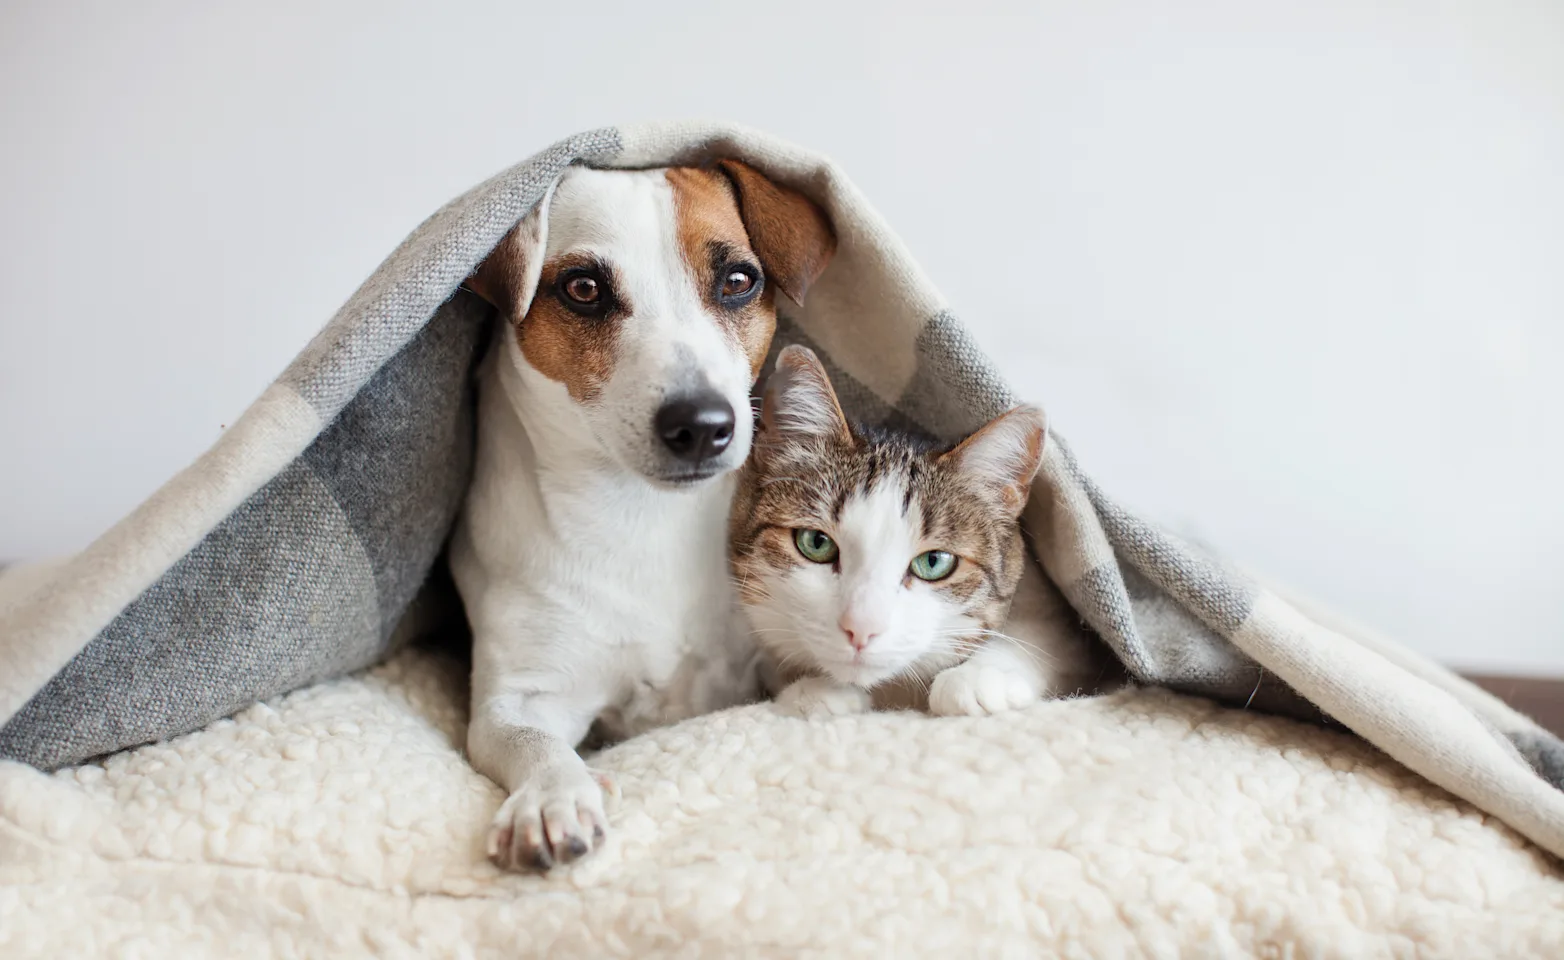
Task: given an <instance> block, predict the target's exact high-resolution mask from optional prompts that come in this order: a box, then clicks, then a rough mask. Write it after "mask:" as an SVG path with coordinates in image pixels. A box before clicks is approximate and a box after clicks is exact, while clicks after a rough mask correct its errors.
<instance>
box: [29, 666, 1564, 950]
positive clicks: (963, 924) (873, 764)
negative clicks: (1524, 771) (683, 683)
mask: <svg viewBox="0 0 1564 960" xmlns="http://www.w3.org/2000/svg"><path fill="white" fill-rule="evenodd" d="M464 697H465V691H464V684H463V682H462V677H461V672H460V668H458V667H456V666H455V665H454V664H452V663H451V662H449V661H447V660H445V659H443V658H442V657H440V656H439V655H436V654H431V653H427V652H422V651H408V652H405V653H402V654H400V655H398V656H397V657H396V658H394V659H393V660H392V661H390V662H389V663H387V664H386V665H384V666H382V667H379V668H377V669H375V670H373V671H370V672H369V673H367V674H364V675H360V676H356V677H352V678H349V679H345V680H340V681H336V682H333V683H327V684H323V685H320V686H316V687H313V688H309V689H306V690H302V691H299V692H297V693H294V694H292V695H290V696H287V697H284V698H282V699H280V700H278V701H276V702H273V703H270V704H263V705H258V706H255V707H252V708H250V709H248V710H246V711H244V712H243V713H241V714H239V715H238V716H237V717H235V718H233V719H232V720H225V721H222V722H219V723H216V724H214V725H212V726H211V727H209V728H207V729H205V730H202V731H199V732H197V733H193V734H190V735H188V736H184V737H181V738H179V739H177V740H174V741H171V742H169V743H166V744H159V745H153V746H147V747H143V748H140V749H137V750H133V751H129V752H126V753H123V754H118V755H115V756H113V757H111V758H109V759H108V760H106V761H104V762H102V763H100V764H90V765H86V766H82V767H77V768H71V769H67V770H64V771H61V772H59V773H56V774H54V775H45V774H42V773H39V772H37V771H36V770H33V769H31V768H28V767H23V766H20V765H17V764H6V763H0V956H3V957H6V958H18V957H74V956H87V955H114V956H147V957H158V958H166V957H177V956H258V955H266V954H270V955H277V956H333V957H338V956H351V955H360V954H379V955H385V956H428V957H438V956H452V957H471V956H491V955H492V956H510V957H531V956H539V957H541V956H551V957H571V956H594V957H595V956H643V957H644V956H665V955H677V956H733V955H776V956H832V957H836V956H853V955H857V956H892V955H894V956H912V955H929V956H962V957H965V956H991V955H1007V956H1009V955H1013V956H1038V955H1058V956H1067V957H1092V958H1112V957H1132V956H1156V957H1175V956H1261V957H1277V958H1280V957H1295V956H1342V957H1372V956H1399V957H1410V956H1418V957H1423V956H1427V957H1506V958H1509V957H1538V958H1550V960H1551V958H1558V957H1564V878H1561V875H1560V870H1559V866H1558V864H1557V863H1556V862H1554V861H1552V860H1550V859H1549V858H1548V857H1546V856H1545V855H1544V854H1542V853H1540V852H1539V851H1538V850H1537V849H1536V848H1535V847H1532V846H1531V845H1529V844H1527V843H1526V842H1525V841H1524V840H1522V839H1521V838H1520V837H1518V836H1517V835H1516V834H1515V833H1513V832H1512V831H1511V830H1509V829H1508V828H1507V827H1505V826H1504V825H1502V824H1501V823H1499V822H1498V821H1497V820H1496V819H1494V818H1492V817H1488V816H1485V815H1483V814H1482V813H1480V812H1478V811H1477V810H1475V809H1474V808H1472V807H1471V806H1469V805H1467V804H1465V803H1463V802H1460V801H1457V800H1455V799H1453V798H1452V797H1450V796H1449V795H1448V794H1445V793H1443V792H1441V791H1440V790H1439V789H1438V788H1436V787H1433V786H1430V785H1429V784H1428V783H1426V782H1425V781H1423V780H1421V779H1419V778H1418V777H1417V776H1415V775H1414V774H1412V773H1409V772H1407V771H1406V770H1405V769H1403V768H1401V767H1399V766H1398V765H1396V764H1395V763H1393V762H1391V761H1389V760H1387V759H1385V758H1384V757H1382V756H1381V755H1379V754H1378V753H1376V752H1375V751H1374V750H1373V749H1372V748H1371V747H1369V746H1367V745H1366V744H1365V743H1363V742H1362V741H1360V740H1357V739H1355V738H1352V737H1350V736H1346V735H1341V734H1335V733H1331V732H1328V731H1324V730H1319V729H1315V728H1311V727H1307V726H1304V725H1301V724H1297V723H1293V722H1290V721H1287V720H1283V719H1278V718H1275V717H1265V716H1260V715H1256V714H1249V713H1244V712H1241V711H1237V710H1229V709H1223V708H1220V707H1217V706H1215V705H1213V704H1211V703H1208V702H1206V701H1203V700H1199V699H1194V698H1188V697H1181V696H1178V695H1175V694H1171V693H1167V692H1163V691H1154V690H1129V691H1124V692H1121V693H1117V694H1114V695H1110V696H1107V697H1102V698H1097V699H1086V700H1074V701H1056V702H1051V703H1041V704H1038V705H1037V706H1036V707H1033V708H1031V709H1029V710H1026V711H1024V712H1021V713H1018V714H1013V715H1010V716H1004V717H995V718H986V719H932V718H929V717H925V716H919V715H913V714H883V713H882V714H874V715H869V716H863V717H849V718H842V719H837V720H833V721H830V722H816V723H810V722H806V721H803V720H798V719H793V718H790V717H786V716H783V715H781V714H780V713H779V712H778V711H777V709H776V708H775V707H773V706H770V705H762V706H755V707H748V708H743V709H739V710H734V711H729V712H726V713H722V714H717V715H714V716H709V717H704V718H700V719H697V720H695V721H691V722H689V723H685V724H683V725H680V726H677V727H673V728H670V729H666V730H662V731H659V732H656V733H654V734H651V735H649V736H646V737H643V738H640V739H638V740H634V741H631V742H629V743H626V744H622V745H620V746H618V747H616V748H614V749H612V750H609V751H607V752H606V753H603V754H600V755H599V756H598V757H597V758H596V760H595V761H594V764H595V765H596V766H598V767H600V768H604V769H607V770H610V771H613V772H614V774H615V775H616V776H617V779H618V781H619V784H620V787H621V790H622V794H623V796H622V799H621V800H620V801H619V802H618V803H617V805H616V806H615V807H614V808H613V809H612V810H611V819H612V826H613V831H614V832H613V838H612V840H611V842H610V843H609V845H608V846H607V848H606V849H605V850H604V851H602V853H600V854H599V855H597V856H595V857H593V858H591V859H590V860H588V861H586V862H584V863H582V864H580V865H579V866H577V867H576V868H575V869H573V870H572V871H570V872H568V873H565V874H563V875H561V876H558V877H552V878H549V879H539V878H534V877H516V876H504V875H501V874H499V873H498V872H497V871H495V870H494V869H493V868H492V867H491V866H490V865H489V864H488V862H487V861H486V860H485V859H484V857H483V855H482V851H481V849H480V844H481V842H482V839H481V838H482V836H483V828H484V826H485V825H486V824H487V822H488V819H489V817H490V815H491V813H492V812H493V810H494V809H495V807H496V805H497V804H498V803H499V802H500V800H501V794H500V791H499V789H498V788H496V787H495V786H494V785H493V784H491V783H489V782H488V781H487V780H485V779H484V778H482V777H480V776H478V775H477V774H476V773H474V772H473V771H472V770H471V769H470V768H469V767H468V766H467V765H466V764H465V762H464V761H463V759H462V757H461V754H460V752H459V749H458V746H457V745H458V744H460V743H461V742H462V740H463V735H462V729H461V728H462V724H463V720H464V717H463V711H464V703H463V702H464Z"/></svg>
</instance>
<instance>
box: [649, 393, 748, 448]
mask: <svg viewBox="0 0 1564 960" xmlns="http://www.w3.org/2000/svg"><path fill="white" fill-rule="evenodd" d="M733 423H734V421H733V407H732V405H731V404H729V403H728V401H727V400H725V399H723V397H722V394H720V393H717V392H716V391H714V390H703V391H701V392H700V393H693V394H690V395H688V396H684V397H675V398H674V399H672V400H669V401H668V402H667V403H665V404H663V406H662V409H661V410H658V411H657V418H656V423H655V426H656V428H657V435H658V436H659V437H661V438H662V441H663V443H664V444H665V445H666V446H667V447H668V449H669V450H671V451H672V452H673V455H674V456H676V457H678V458H679V459H680V460H689V461H692V462H693V461H699V460H705V459H706V458H707V457H715V456H716V455H717V454H719V453H721V452H722V451H724V450H726V449H727V448H728V444H730V443H732V442H733Z"/></svg>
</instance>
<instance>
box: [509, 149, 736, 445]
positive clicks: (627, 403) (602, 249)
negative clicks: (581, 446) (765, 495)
mask: <svg viewBox="0 0 1564 960" xmlns="http://www.w3.org/2000/svg"><path fill="white" fill-rule="evenodd" d="M682 215H683V211H681V209H680V204H679V203H678V198H677V197H676V191H675V187H674V185H673V184H672V183H671V182H670V180H669V178H668V176H667V174H666V173H665V172H664V171H661V170H653V171H635V172H626V171H600V170H592V169H588V168H573V169H571V170H570V171H569V172H568V173H566V175H565V176H564V177H563V178H562V179H561V181H560V182H559V185H558V186H557V187H556V188H555V191H554V195H553V198H552V202H551V204H550V206H549V209H548V225H547V239H546V241H545V246H544V250H543V262H544V264H545V266H544V269H543V270H542V282H541V284H540V286H539V288H538V290H537V293H536V295H535V297H534V299H533V302H532V308H531V310H529V312H528V316H527V319H526V320H525V321H524V324H523V330H522V332H521V337H520V346H521V349H520V351H519V353H520V356H519V357H518V359H520V360H521V361H522V366H523V371H524V375H525V376H527V378H528V379H529V380H530V381H532V385H533V386H535V387H536V388H537V393H538V394H539V395H541V396H552V397H554V399H555V401H556V402H555V403H554V404H552V405H553V406H557V407H558V409H557V410H556V411H552V412H551V415H556V414H557V416H559V417H562V418H567V419H569V418H579V419H580V421H581V426H583V427H584V428H586V429H587V430H588V431H589V432H590V433H591V434H592V435H593V436H594V437H595V438H596V440H597V441H598V442H599V443H600V444H601V445H602V447H603V448H604V449H605V451H606V452H607V453H608V454H609V455H610V456H611V457H612V458H613V459H614V460H616V461H617V462H619V463H620V464H621V465H623V466H625V467H628V468H630V469H631V470H634V471H635V472H637V473H641V474H644V475H648V476H657V475H659V474H660V473H664V472H665V464H666V462H667V451H666V450H665V449H664V448H663V446H662V443H661V440H660V439H659V438H658V436H657V435H656V433H655V431H654V430H653V429H652V423H653V418H654V417H655V416H656V413H657V411H658V410H659V409H660V408H661V406H662V405H663V404H664V403H665V402H666V401H668V400H670V399H675V398H677V397H679V396H680V395H681V394H682V393H693V392H696V391H700V390H712V391H715V392H716V393H718V394H720V395H721V396H722V397H723V398H724V399H725V400H726V401H727V402H728V404H729V405H730V406H731V408H732V410H733V411H734V413H735V424H734V432H733V437H732V440H731V442H730V443H729V445H728V447H727V448H726V450H724V451H723V453H722V454H721V455H720V456H719V457H715V458H713V460H712V462H710V463H709V464H707V465H706V467H707V469H708V470H709V471H712V472H725V471H727V470H729V469H731V468H733V467H736V466H737V465H738V464H739V463H741V462H742V461H743V459H744V457H745V455H746V454H747V453H748V451H749V444H750V437H751V432H752V420H751V417H750V415H749V388H750V385H751V383H752V369H751V361H750V358H749V357H748V356H747V355H746V353H745V351H744V349H743V346H742V345H741V344H740V343H739V341H738V339H737V338H736V337H735V336H734V333H733V331H732V329H731V324H732V322H733V321H732V318H729V317H722V316H717V315H716V311H715V308H714V307H713V304H712V303H711V302H710V300H709V299H708V297H706V296H704V295H703V293H704V291H703V289H702V287H703V285H704V280H703V277H702V270H701V268H702V267H704V266H706V265H705V264H701V263H698V262H693V263H692V262H691V259H692V258H691V256H690V255H689V251H688V250H687V249H686V243H687V239H686V240H683V242H681V240H682V238H681V226H683V227H684V228H685V230H684V232H685V234H688V232H689V229H688V226H689V225H688V223H687V222H685V223H681V216H682ZM733 222H734V224H735V225H737V224H738V223H739V220H738V216H737V212H736V208H735V211H734V214H733ZM739 229H740V230H741V229H742V228H741V227H740V228H739ZM714 239H722V240H724V241H725V242H728V243H730V244H732V245H734V246H739V247H741V248H742V249H744V250H745V251H746V252H747V250H748V243H747V240H746V238H745V237H744V236H743V234H742V233H741V232H740V233H739V234H738V235H737V236H730V237H725V238H714ZM588 258H590V259H593V260H595V261H597V262H600V263H602V264H604V265H606V266H607V267H608V268H609V269H610V271H611V275H612V281H613V286H614V293H615V296H616V297H617V298H618V299H619V300H620V301H622V302H623V303H624V304H625V305H626V311H625V313H624V314H623V315H621V316H617V317H615V318H613V319H611V320H607V321H603V327H604V329H601V330H598V331H595V332H593V331H590V330H583V329H581V328H582V327H589V326H590V324H591V321H583V320H580V319H579V318H574V317H566V318H565V319H564V320H562V321H561V322H559V323H558V324H557V327H558V332H552V331H549V332H547V335H548V337H549V338H551V339H547V340H545V339H544V336H543V333H539V334H538V335H537V338H536V339H537V342H539V343H541V344H542V346H540V347H537V348H536V349H534V348H533V343H531V342H529V339H528V338H529V335H531V333H532V332H531V331H528V330H527V329H526V325H527V324H531V323H534V322H536V323H538V324H543V323H547V322H548V319H547V318H546V317H544V316H542V315H543V314H546V313H547V311H549V310H554V311H555V312H556V313H557V312H558V311H559V308H558V307H557V305H556V304H555V303H554V302H553V301H554V298H556V297H557V292H556V291H555V290H553V289H551V288H550V287H549V277H550V270H549V266H548V265H549V264H553V263H559V262H563V261H571V262H575V261H578V260H583V259H588ZM706 272H709V268H708V270H707V271H706ZM577 336H579V337H589V336H590V337H593V338H595V340H594V344H593V351H592V356H593V357H594V358H595V359H594V361H593V362H591V363H580V362H577V363H572V364H569V365H564V366H565V369H563V370H561V369H558V368H554V367H551V363H552V360H551V358H545V357H544V356H543V354H542V353H541V352H540V351H542V350H545V349H548V350H554V349H558V348H559V346H560V345H559V344H558V343H557V342H555V341H557V340H559V339H561V338H563V337H577ZM534 361H536V362H534ZM573 378H580V380H579V382H575V381H574V380H573ZM549 380H554V381H560V382H563V383H564V384H565V386H566V388H567V390H566V391H563V392H565V393H568V394H569V395H570V399H571V400H573V401H574V402H570V403H568V404H566V403H564V402H563V401H564V399H565V398H563V397H561V396H560V395H561V393H562V391H560V390H559V389H557V388H554V389H550V388H549V387H548V385H547V384H546V383H544V381H549Z"/></svg>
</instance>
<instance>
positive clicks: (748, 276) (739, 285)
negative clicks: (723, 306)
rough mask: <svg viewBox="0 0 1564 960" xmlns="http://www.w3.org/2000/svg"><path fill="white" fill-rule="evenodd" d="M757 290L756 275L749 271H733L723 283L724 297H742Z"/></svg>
mask: <svg viewBox="0 0 1564 960" xmlns="http://www.w3.org/2000/svg"><path fill="white" fill-rule="evenodd" d="M754 288H755V275H754V274H752V273H750V272H749V271H748V270H734V271H731V272H730V273H729V274H728V276H727V278H726V279H725V280H723V281H722V295H723V296H724V297H742V296H744V294H746V293H749V292H750V291H751V290H753V289H754Z"/></svg>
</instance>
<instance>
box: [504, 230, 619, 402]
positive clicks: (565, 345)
mask: <svg viewBox="0 0 1564 960" xmlns="http://www.w3.org/2000/svg"><path fill="white" fill-rule="evenodd" d="M586 263H587V261H584V260H582V259H580V258H577V257H573V256H568V255H567V256H563V257H555V258H554V259H552V260H547V261H545V262H544V264H543V273H542V275H541V276H540V277H539V278H538V295H537V296H535V297H533V298H532V307H531V309H529V310H528V311H527V317H526V319H525V320H523V321H522V322H521V323H519V324H516V342H517V343H518V344H519V345H520V346H521V353H522V356H524V357H526V358H527V362H528V363H530V364H532V365H533V366H534V367H536V368H537V370H538V372H539V373H541V374H543V375H544V376H545V377H548V378H549V379H550V380H556V381H558V382H560V383H562V384H564V385H565V389H566V390H568V391H570V397H571V399H572V400H575V401H576V402H577V403H587V402H589V401H591V400H592V398H593V397H595V396H597V392H598V390H600V389H602V386H603V384H604V383H606V382H607V381H608V375H609V374H610V373H612V372H613V369H614V349H615V341H616V340H617V336H616V335H617V334H618V332H619V322H618V321H620V320H621V319H623V318H624V317H626V316H629V315H630V314H631V313H633V312H634V309H635V308H634V305H633V304H631V303H629V302H628V301H626V299H625V297H624V294H623V293H616V297H617V298H618V300H617V302H616V303H615V305H614V307H613V308H612V309H610V310H609V312H608V313H607V314H606V315H605V316H603V317H601V318H592V319H584V318H582V317H580V316H578V315H576V314H575V313H573V312H571V310H570V308H569V307H566V306H565V305H564V304H563V303H560V302H559V298H558V297H556V296H554V294H553V291H554V289H555V285H556V284H557V283H558V282H559V275H560V274H561V273H562V272H564V271H566V270H569V269H570V268H572V267H577V266H585V265H586Z"/></svg>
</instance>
